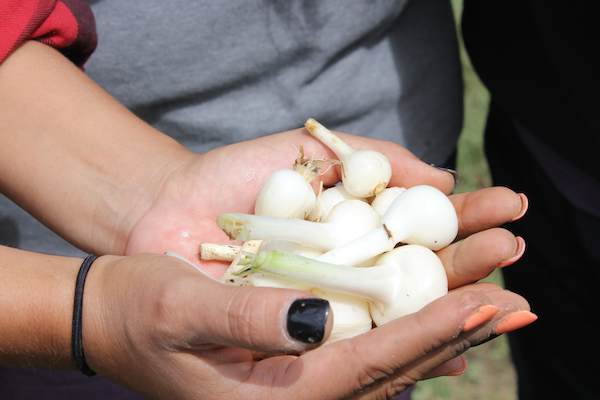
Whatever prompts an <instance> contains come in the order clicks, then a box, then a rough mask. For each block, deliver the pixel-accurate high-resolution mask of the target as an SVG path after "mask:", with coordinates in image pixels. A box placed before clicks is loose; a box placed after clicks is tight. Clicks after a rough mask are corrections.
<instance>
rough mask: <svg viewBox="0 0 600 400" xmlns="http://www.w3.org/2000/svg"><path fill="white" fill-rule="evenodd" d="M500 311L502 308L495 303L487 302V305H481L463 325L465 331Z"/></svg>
mask: <svg viewBox="0 0 600 400" xmlns="http://www.w3.org/2000/svg"><path fill="white" fill-rule="evenodd" d="M498 311H500V309H499V308H498V307H496V306H495V305H493V304H486V305H485V306H482V307H479V308H478V309H477V311H475V313H474V314H472V315H471V316H470V317H469V318H468V319H467V321H466V322H465V324H464V325H463V329H462V330H463V332H469V331H470V330H471V329H474V328H476V327H478V326H480V325H481V324H484V323H486V322H488V321H489V320H491V319H492V318H493V317H494V315H496V314H497V313H498Z"/></svg>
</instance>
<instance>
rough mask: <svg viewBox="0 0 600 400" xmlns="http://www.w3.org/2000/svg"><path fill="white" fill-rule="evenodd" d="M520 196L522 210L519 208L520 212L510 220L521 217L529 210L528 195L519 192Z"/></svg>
mask: <svg viewBox="0 0 600 400" xmlns="http://www.w3.org/2000/svg"><path fill="white" fill-rule="evenodd" d="M518 196H519V197H520V198H521V210H519V213H518V214H517V215H515V216H514V217H513V219H511V220H510V221H509V222H513V221H516V220H518V219H521V218H522V217H523V215H525V213H526V212H527V209H528V208H529V199H528V198H527V196H525V194H523V193H518Z"/></svg>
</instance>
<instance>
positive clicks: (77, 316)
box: [71, 254, 98, 376]
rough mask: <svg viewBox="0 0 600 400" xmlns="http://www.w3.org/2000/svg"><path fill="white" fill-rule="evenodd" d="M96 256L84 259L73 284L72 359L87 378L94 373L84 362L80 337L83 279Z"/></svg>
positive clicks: (81, 329)
mask: <svg viewBox="0 0 600 400" xmlns="http://www.w3.org/2000/svg"><path fill="white" fill-rule="evenodd" d="M97 258H98V256H95V255H93V254H90V255H89V256H87V257H86V258H85V260H84V261H83V264H81V268H80V269H79V274H78V275H77V282H76V283H75V303H74V306H73V331H72V333H71V347H72V349H73V357H74V358H75V365H77V368H78V369H79V370H80V371H81V372H82V373H83V374H84V375H87V376H94V375H96V373H95V372H94V371H92V369H91V368H90V367H89V366H88V365H87V363H86V362H85V355H84V354H83V337H82V331H83V326H82V313H83V286H84V285H85V278H86V276H87V273H88V271H89V270H90V267H91V266H92V263H93V262H94V261H96V259H97Z"/></svg>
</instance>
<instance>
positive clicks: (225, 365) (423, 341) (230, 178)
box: [0, 42, 533, 399]
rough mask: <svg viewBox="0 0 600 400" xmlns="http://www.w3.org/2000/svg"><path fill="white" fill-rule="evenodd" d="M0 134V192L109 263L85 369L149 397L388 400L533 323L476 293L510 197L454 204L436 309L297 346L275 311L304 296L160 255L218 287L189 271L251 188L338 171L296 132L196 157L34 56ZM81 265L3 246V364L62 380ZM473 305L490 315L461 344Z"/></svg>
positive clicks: (5, 71) (12, 77)
mask: <svg viewBox="0 0 600 400" xmlns="http://www.w3.org/2000/svg"><path fill="white" fill-rule="evenodd" d="M0 120H1V121H2V125H1V126H0V138H1V140H2V146H0V190H1V191H2V192H3V193H5V194H6V195H7V196H9V197H10V198H11V199H13V200H14V201H15V202H16V203H17V204H19V205H20V206H22V207H23V208H24V209H26V210H27V211H28V212H30V213H31V214H32V215H33V216H35V217H36V218H38V219H39V220H41V221H42V222H43V223H44V224H46V225H47V226H49V227H50V228H51V229H53V230H54V231H56V232H57V233H59V234H60V235H62V236H63V237H64V238H66V239H67V240H68V241H70V242H71V243H73V244H75V245H76V246H79V247H80V248H82V249H84V250H86V251H88V252H93V253H96V254H100V255H104V256H102V257H100V258H99V259H98V260H96V261H95V262H94V264H93V267H92V268H91V270H90V272H89V275H88V278H87V280H86V286H85V295H84V309H83V338H84V350H85V355H86V360H87V362H88V364H89V365H90V367H91V368H92V369H93V370H94V371H96V372H98V373H99V374H101V375H103V376H105V377H107V378H109V379H112V380H114V381H116V382H118V383H120V384H122V385H124V386H127V387H130V388H132V389H134V390H136V391H138V392H140V393H142V394H144V395H146V396H147V397H148V398H151V399H196V398H234V397H245V398H257V399H258V398H260V399H268V398H283V397H284V396H285V398H289V399H296V398H297V399H305V398H308V399H317V398H328V399H338V398H339V399H342V398H385V397H393V396H394V395H395V394H397V393H399V392H401V391H403V390H405V389H406V388H407V387H409V386H410V385H412V384H414V383H415V382H416V381H418V380H420V379H426V378H431V377H435V376H440V375H448V374H460V373H462V372H464V368H465V363H464V360H463V359H462V357H461V356H460V354H462V353H463V352H464V351H466V350H467V349H468V348H469V347H470V346H473V345H477V344H479V343H481V342H483V341H486V340H488V339H489V338H490V337H493V336H494V335H495V334H496V328H497V327H498V326H503V327H506V324H505V322H506V321H510V320H511V318H512V317H514V316H518V315H522V312H523V311H527V310H529V305H528V303H527V301H526V300H525V299H523V298H522V297H521V296H519V295H517V294H515V293H511V292H508V291H505V290H502V289H501V288H499V287H497V286H495V285H493V284H489V283H474V282H476V281H477V280H478V279H481V278H483V277H485V276H487V275H488V274H489V273H490V272H491V271H493V270H494V269H495V268H497V267H498V266H505V265H508V264H510V263H512V262H514V261H516V260H517V259H518V258H519V257H520V254H522V249H523V242H522V241H521V240H520V239H516V238H515V237H514V236H513V235H512V234H510V233H509V232H508V231H506V230H504V229H500V228H495V227H497V226H499V225H500V224H502V223H504V222H507V221H511V220H513V219H515V218H518V217H520V216H521V215H522V214H523V212H524V210H526V208H527V206H526V203H524V202H523V201H522V199H523V197H522V196H520V195H517V194H516V193H514V192H512V191H510V190H508V189H505V188H492V189H486V190H483V191H479V192H475V193H472V194H467V195H457V196H451V200H452V201H453V203H454V204H455V207H456V209H457V212H458V215H459V220H460V234H459V236H460V238H466V239H465V240H463V241H460V242H457V243H454V244H452V245H451V246H449V247H447V248H445V249H442V250H440V252H438V254H439V255H440V258H441V259H442V260H443V262H444V265H445V267H446V270H447V273H448V276H449V282H450V289H452V290H451V292H450V293H449V294H448V295H447V296H444V297H443V298H441V299H439V300H437V301H435V302H433V303H431V304H429V305H428V306H426V307H425V308H424V309H422V310H421V311H419V312H418V313H415V314H412V315H409V316H406V317H404V318H401V319H398V320H396V321H393V322H391V323H389V324H386V325H384V326H382V327H379V328H376V329H374V330H373V331H371V332H369V333H368V334H365V335H361V336H358V337H356V338H353V339H348V340H343V341H340V342H336V343H333V344H331V345H326V346H322V347H319V344H314V345H307V344H304V343H301V342H298V341H296V340H294V339H292V338H291V337H290V336H289V334H288V333H287V331H286V329H285V326H286V324H285V320H286V315H287V310H288V308H289V306H290V304H291V303H292V302H293V301H294V300H296V299H299V298H306V297H309V296H311V294H309V293H306V292H302V291H296V290H283V289H269V288H244V287H233V286H227V285H222V284H220V283H218V282H215V281H214V280H212V279H211V278H210V277H208V276H207V275H204V274H202V273H199V272H198V270H197V269H195V268H194V267H192V266H191V265H189V264H188V263H186V262H184V261H182V260H179V259H176V258H174V257H169V256H165V255H161V253H163V252H164V251H165V250H173V251H175V252H177V253H179V254H181V255H183V256H185V257H186V258H187V259H189V260H191V261H193V262H194V263H195V264H196V266H197V267H199V268H201V269H202V270H203V271H205V272H206V273H207V274H209V275H212V276H215V277H216V276H219V275H220V274H221V273H222V272H223V271H224V270H225V268H226V265H225V264H224V263H221V262H214V261H211V262H200V261H199V260H198V257H197V252H198V244H199V243H200V242H214V243H228V239H227V237H226V236H225V234H224V233H223V232H221V231H220V230H219V229H218V227H216V224H215V220H216V218H217V216H218V215H220V214H222V213H225V212H245V213H250V212H252V210H253V207H254V199H255V198H256V195H257V194H258V191H259V189H260V187H261V186H262V183H264V181H266V179H267V177H268V176H269V175H270V174H271V173H272V172H274V171H276V170H278V169H280V168H283V167H290V166H291V164H292V163H293V161H294V160H295V158H296V156H297V150H296V149H295V148H294V146H295V147H297V148H299V146H303V147H304V150H305V154H315V155H316V157H324V158H333V154H331V152H330V151H329V150H328V149H326V148H325V147H324V146H323V145H322V144H320V143H319V142H318V141H316V140H315V139H313V138H312V137H311V136H310V135H309V134H308V133H307V132H306V131H305V130H304V129H298V130H294V131H289V132H284V133H278V134H275V135H270V136H266V137H263V138H260V139H256V140H252V141H248V142H244V143H239V144H234V145H231V146H226V147H223V148H219V149H217V150H214V151H211V152H209V153H206V154H204V155H198V154H193V153H190V152H188V151H187V150H186V149H184V148H183V147H182V146H180V145H179V144H178V143H176V142H175V141H173V140H172V139H170V138H169V137H167V136H165V135H163V134H162V133H160V132H158V131H156V130H154V129H153V128H151V127H150V126H148V125H147V124H146V123H144V122H143V121H140V120H139V119H138V118H136V117H135V116H134V115H133V114H131V113H130V112H129V111H128V110H126V109H125V108H124V107H122V106H121V105H120V104H119V103H118V102H116V101H115V100H114V99H113V98H111V97H110V96H109V95H108V94H107V93H105V92H104V91H103V90H102V89H101V88H99V87H98V86H96V85H95V84H94V83H93V82H92V81H90V80H89V79H88V78H87V77H86V76H85V75H84V74H83V73H82V72H81V71H80V70H78V69H77V68H75V67H74V66H73V65H72V64H71V63H70V62H68V61H67V60H66V59H64V58H63V57H62V56H61V55H60V54H59V53H57V52H56V51H55V50H53V49H51V48H49V47H47V46H45V45H42V44H40V43H37V42H28V43H25V44H24V45H23V46H21V47H20V48H19V49H17V50H16V51H15V52H14V53H13V54H12V55H11V56H10V57H9V58H8V59H7V60H6V61H5V62H4V63H3V64H2V65H0ZM339 135H340V137H342V138H343V139H344V140H346V141H347V142H348V144H350V145H351V146H353V147H355V148H357V149H361V148H371V149H375V150H378V151H381V152H382V153H384V154H385V155H387V156H388V158H389V159H390V162H391V164H392V167H393V171H394V172H393V180H392V182H391V185H396V186H405V187H410V186H413V185H416V184H429V185H432V186H436V187H438V188H439V189H440V190H442V191H444V192H445V193H449V192H450V191H451V190H452V187H453V184H454V182H453V179H452V177H451V175H450V174H449V173H447V172H444V171H440V170H437V169H435V168H432V167H430V166H428V165H427V164H425V163H423V162H421V161H419V160H418V159H417V158H416V157H415V156H414V155H412V154H411V153H410V152H408V151H407V150H406V149H404V148H402V147H400V146H398V145H395V144H393V143H388V142H380V141H374V140H370V139H365V138H361V137H352V136H348V135H344V134H341V133H340V134H339ZM290 143H292V144H293V145H294V146H292V145H290ZM15 166H18V167H15ZM339 178H340V177H339V168H332V169H330V170H329V171H328V172H327V173H325V174H324V175H323V176H322V180H323V181H324V183H325V184H326V185H331V184H334V183H336V182H337V181H339ZM315 185H316V184H315ZM315 188H316V186H315ZM490 249H493V251H490ZM81 262H82V260H81V259H77V258H67V257H55V256H48V255H42V254H36V253H31V252H25V251H22V250H16V249H10V248H6V247H1V246H0V293H2V296H1V297H0V313H1V314H2V315H3V318H2V319H1V321H0V332H2V335H0V362H1V363H3V364H7V365H21V366H34V367H42V368H56V369H75V365H74V362H73V360H72V355H71V350H70V344H71V337H70V334H71V322H72V321H71V317H72V310H73V308H72V307H73V306H72V302H73V290H74V285H75V278H76V276H77V271H78V269H79V266H80V265H81ZM486 305H488V306H489V305H494V306H495V307H492V308H493V309H494V313H491V314H489V315H487V316H486V317H485V318H483V319H481V320H480V321H479V320H478V323H477V324H476V326H475V327H473V324H469V325H468V326H469V328H470V329H468V330H466V329H464V326H465V324H466V323H467V322H468V321H473V320H472V319H469V318H470V317H472V316H473V315H479V314H481V313H480V311H481V310H482V307H485V306H486ZM488 309H489V308H488ZM496 309H497V311H496ZM478 313H479V314H478ZM512 320H513V321H514V318H512ZM532 320H533V319H532ZM532 320H531V321H532ZM531 321H529V322H531ZM331 324H332V317H330V318H329V320H328V323H327V329H328V330H330V329H331ZM501 324H504V325H501ZM522 325H526V323H521V324H520V326H522ZM511 326H512V327H513V329H516V328H518V327H520V326H519V324H516V325H515V324H512V325H511ZM503 331H506V329H504V330H503ZM308 350H310V351H308ZM265 354H269V355H270V356H269V357H265V356H264V355H265ZM300 354H301V355H300Z"/></svg>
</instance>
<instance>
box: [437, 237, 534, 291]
mask: <svg viewBox="0 0 600 400" xmlns="http://www.w3.org/2000/svg"><path fill="white" fill-rule="evenodd" d="M525 247H526V246H525V240H524V239H523V238H522V237H516V238H515V236H514V235H513V234H512V233H511V232H509V231H508V230H506V229H502V228H492V229H488V230H485V231H483V232H479V233H476V234H474V235H471V236H469V237H467V238H466V239H465V240H462V241H460V242H457V243H453V244H451V245H450V246H447V247H445V248H443V249H441V250H439V251H438V252H436V254H437V255H438V257H439V258H440V260H442V263H443V264H444V267H445V268H446V274H447V275H448V287H449V288H450V289H453V288H456V287H459V286H462V285H466V284H468V283H472V282H476V281H478V280H480V279H484V278H486V277H487V276H489V275H490V274H491V273H492V272H494V270H495V269H496V268H503V267H506V266H508V265H510V264H513V263H514V262H516V261H517V260H519V259H520V258H521V257H522V256H523V254H524V252H525Z"/></svg>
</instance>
